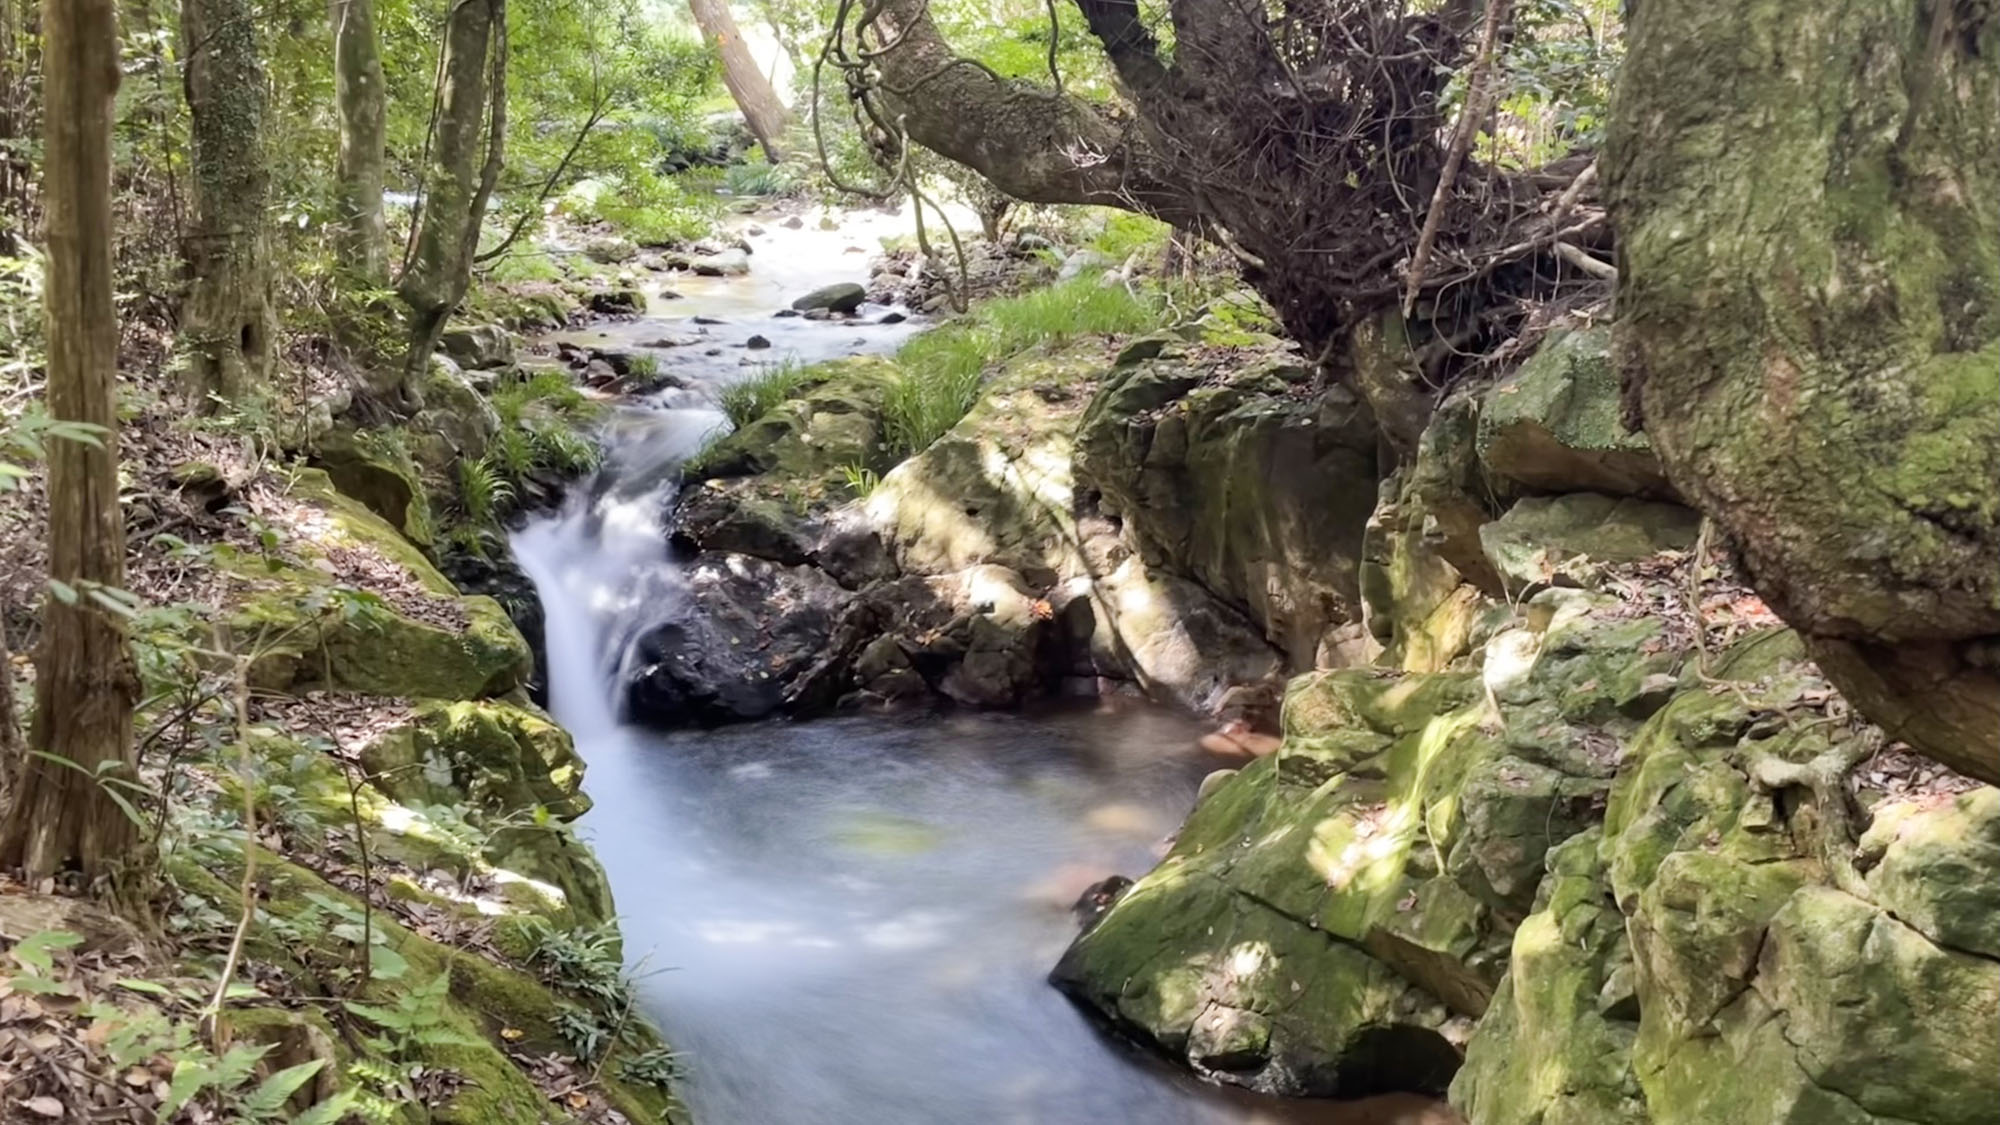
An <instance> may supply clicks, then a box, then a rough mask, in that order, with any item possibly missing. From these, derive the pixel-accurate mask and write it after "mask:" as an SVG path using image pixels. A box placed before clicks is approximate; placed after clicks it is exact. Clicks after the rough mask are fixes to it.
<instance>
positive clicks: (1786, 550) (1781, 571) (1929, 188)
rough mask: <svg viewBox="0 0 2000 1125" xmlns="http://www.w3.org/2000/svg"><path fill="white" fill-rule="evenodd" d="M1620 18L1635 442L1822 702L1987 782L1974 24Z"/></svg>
mask: <svg viewBox="0 0 2000 1125" xmlns="http://www.w3.org/2000/svg"><path fill="white" fill-rule="evenodd" d="M1636 7H1637V12H1636V14H1635V16H1634V18H1633V21H1632V24H1631V26H1630V29H1629V33H1628V49H1629V54H1628V57H1627V62H1626V65H1625V70H1624V72H1623V74H1622V76H1621V79H1620V84H1619V90H1618V95H1617V100H1616V103H1615V107H1614V115H1613V123H1614V131H1613V133H1612V135H1611V137H1610V144H1609V146H1608V148H1607V152H1606V164H1605V177H1606V179H1607V181H1608V183H1609V185H1610V187H1611V189H1612V190H1611V202H1612V205H1613V215H1614V217H1615V219H1616V222H1617V226H1618V230H1619V237H1620V257H1621V259H1622V268H1621V273H1620V286H1619V291H1618V309H1619V322H1618V334H1619V342H1620V353H1621V358H1622V363H1623V367H1624V370H1625V372H1626V376H1627V378H1628V380H1629V382H1630V389H1631V390H1632V391H1634V392H1636V398H1637V402H1638V403H1639V404H1640V405H1641V406H1642V407H1643V414H1644V422H1645V426H1646V430H1647V432H1648V433H1649V434H1650V435H1651V437H1652V439H1653V441H1654V444H1655V445H1656V447H1657V448H1658V450H1659V452H1660V456H1661V458H1662V460H1663V461H1664V462H1665V464H1666V467H1667V470H1668V472H1669V474H1670V475H1671V476H1672V477H1673V480H1674V483H1675V484H1676V486H1678V487H1679V488H1680V489H1681V491H1682V492H1683V493H1684V494H1685V495H1687V496H1688V497H1689V498H1691V499H1692V500H1694V501H1695V502H1696V503H1697V504H1698V505H1700V507H1701V508H1702V510H1703V511H1705V512H1707V513H1708V514H1709V515H1710V516H1711V517H1712V518H1713V519H1714V520H1715V521H1716V523H1717V524H1718V525H1719V526H1720V527H1721V528H1722V529H1723V530H1724V531H1725V532H1726V533H1727V534H1728V536H1729V538H1730V540H1731V542H1732V543H1733V544H1734V545H1735V546H1736V547H1737V548H1739V549H1740V551H1741V553H1742V556H1743V560H1744V562H1745V563H1746V564H1747V566H1748V568H1749V571H1750V574H1751V575H1752V577H1753V579H1754V580H1755V582H1756V584H1757V588H1758V590H1759V592H1760V593H1762V594H1763V595H1764V596H1765V597H1766V598H1768V599H1769V600H1770V601H1771V602H1772V604H1773V605H1774V606H1776V607H1777V608H1778V610H1779V612H1781V613H1782V614H1783V615H1784V617H1785V619H1786V620H1787V621H1788V622H1790V623H1791V624H1793V625H1795V626H1797V627H1798V628H1799V629H1800V631H1801V632H1802V633H1804V634H1805V636H1806V637H1807V638H1808V640H1809V643H1810V645H1811V649H1812V652H1813V655H1814V656H1815V657H1817V658H1818V660H1819V661H1820V663H1821V665H1822V666H1823V667H1824V668H1825V669H1826V671H1827V673H1828V675H1829V676H1831V677H1832V678H1833V680H1834V681H1835V682H1836V683H1837V684H1839V685H1840V687H1841V690H1842V691H1843V692H1844V693H1845V694H1846V695H1847V697H1848V698H1849V699H1850V700H1852V701H1853V702H1854V703H1855V704H1856V705H1857V706H1859V707H1860V708H1861V709H1862V710H1863V711H1864V712H1866V713H1867V714H1868V715H1869V716H1870V717H1871V718H1873V719H1875V720H1876V721H1878V722H1880V723H1881V724H1882V725H1883V726H1884V727H1885V728H1887V729H1888V731H1889V732H1890V733H1891V734H1892V735H1894V736H1897V737H1900V738H1904V739H1907V740H1908V741H1909V742H1910V743H1912V744H1913V745H1915V746H1916V747H1917V748H1919V749H1921V750H1922V751H1924V752H1925V753H1927V754H1929V755H1931V756H1932V757H1935V758H1937V759H1939V760H1940V761H1943V762H1945V763H1947V764H1949V765H1952V766H1954V767H1956V768H1958V769H1960V770H1962V771H1964V772H1966V773H1969V774H1972V775H1974V776H1976V777H1979V778H1982V779H1984V780H1987V781H2000V65H1996V62H1995V60H1996V59H2000V11H1996V9H1995V8H1994V7H1993V6H1992V5H1978V4H1967V3H1962V2H1955V0H1871V2H1865V3H1864V2H1857V0H1815V2H1813V3H1784V2H1778V0H1755V2H1750V3H1741V4H1712V3H1705V2H1703V0H1643V2H1642V3H1641V4H1639V5H1637V6H1636Z"/></svg>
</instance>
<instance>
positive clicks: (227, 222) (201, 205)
mask: <svg viewBox="0 0 2000 1125" xmlns="http://www.w3.org/2000/svg"><path fill="white" fill-rule="evenodd" d="M181 36H182V41H183V43H184V44H185V47H184V49H183V52H182V57H183V59H184V60H185V61H184V63H183V66H184V67H185V68H186V69H185V73H184V76H183V85H184V87H185V89H186V92H187V102H188V111H189V114H190V116H191V119H192V124H191V127H190V132H191V133H192V134H193V141H194V151H193V163H194V205H195V221H194V229H193V230H192V231H191V232H190V233H189V235H188V239H187V250H186V255H187V262H188V273H189V276H190V278H191V280H192V284H191V286H190V287H189V290H188V299H187V305H186V307H185V308H184V309H183V311H182V314H181V339H182V341H183V343H184V344H185V345H186V346H187V349H188V353H189V365H188V383H189V388H190V390H192V391H193V392H194V393H195V394H196V395H198V396H200V397H202V398H204V399H206V398H207V397H208V396H210V395H218V396H220V397H222V398H224V399H235V398H237V397H239V396H240V395H242V394H243V393H244V392H245V391H248V390H250V389H252V388H254V387H258V386H261V385H262V384H264V383H265V382H266V381H267V380H268V379H269V376H270V372H271V364H272V359H273V349H274V347H275V344H276V337H277V330H278V315H277V311H276V309H275V307H274V306H273V305H272V303H271V271H270V250H269V246H270V243H269V236H268V234H267V232H266V230H265V223H264V212H265V209H266V204H267V201H268V198H269V194H270V175H269V173H268V171H267V170H266V169H265V166H264V117H265V110H266V104H265V103H266V101H267V98H268V95H267V94H266V92H265V82H264V61H263V55H262V51H261V49H260V47H259V45H258V42H257V24H256V21H255V12H254V11H253V8H252V5H251V2H250V0H181Z"/></svg>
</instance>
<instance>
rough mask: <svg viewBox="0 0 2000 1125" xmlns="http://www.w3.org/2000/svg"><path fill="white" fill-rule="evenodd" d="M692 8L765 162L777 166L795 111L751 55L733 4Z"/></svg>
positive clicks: (700, 2) (695, 0)
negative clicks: (717, 55) (731, 8)
mask: <svg viewBox="0 0 2000 1125" xmlns="http://www.w3.org/2000/svg"><path fill="white" fill-rule="evenodd" d="M688 7H689V9H690V10H692V11H693V13H694V22H695V26H696V27H699V28H700V29H701V34H702V38H704V39H707V40H708V41H709V42H710V43H713V44H715V49H716V51H717V53H719V54H720V55H721V56H722V83H723V85H725V86H727V87H729V96H730V97H731V98H734V99H735V100H736V108H738V109H740V110H742V111H743V120H744V121H746V122H748V123H749V125H750V132H751V133H752V134H753V135H755V136H756V138H757V144H758V145H759V146H760V147H761V148H763V150H764V158H765V159H766V160H769V161H770V162H771V163H773V164H776V163H777V162H778V161H780V160H783V159H784V158H785V153H784V140H785V128H786V127H787V126H789V125H790V124H791V123H792V111H791V110H790V109H789V108H787V107H786V105H785V103H784V102H783V101H782V100H780V99H779V97H778V92H777V91H776V90H774V89H772V88H771V80H770V79H769V78H766V77H765V76H764V72H763V71H762V70H760V69H758V66H757V60H756V59H755V58H754V57H752V56H751V54H750V44H749V43H747V42H745V41H744V39H743V32H742V31H741V30H739V29H738V28H737V26H736V17H735V16H734V15H732V14H730V11H729V0H688Z"/></svg>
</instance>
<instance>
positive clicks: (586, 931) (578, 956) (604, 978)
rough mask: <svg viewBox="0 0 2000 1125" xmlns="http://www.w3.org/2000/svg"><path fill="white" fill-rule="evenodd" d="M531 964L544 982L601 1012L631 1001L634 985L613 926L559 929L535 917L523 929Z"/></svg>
mask: <svg viewBox="0 0 2000 1125" xmlns="http://www.w3.org/2000/svg"><path fill="white" fill-rule="evenodd" d="M523 936H524V937H525V938H526V940H527V942H528V962H529V964H531V965H533V966H535V968H536V969H538V970H540V972H541V974H542V977H543V979H544V980H547V981H548V982H549V983H550V984H553V985H555V986H556V987H557V988H560V989H562V990H563V991H565V992H567V993H569V994H571V995H573V996H576V997H578V998H580V999H584V1000H588V1001H590V1002H592V1003H593V1004H594V1005H596V1006H598V1007H599V1008H600V1009H610V1010H614V1011H615V1010H620V1009H622V1008H624V1007H625V1006H626V1005H628V1004H630V1003H631V1001H632V984H631V981H630V980H629V979H628V978H627V977H626V975H625V965H624V962H623V961H621V960H620V959H619V956H618V931H617V929H616V928H615V927H613V926H610V925H603V926H594V927H586V928H579V929H574V930H564V929H558V928H556V927H555V926H552V925H550V924H549V923H548V922H547V921H545V920H543V919H540V918H536V919H532V920H530V921H529V922H528V924H527V925H526V926H525V927H524V928H523Z"/></svg>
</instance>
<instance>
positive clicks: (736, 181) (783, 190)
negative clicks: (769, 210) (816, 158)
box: [722, 160, 798, 195]
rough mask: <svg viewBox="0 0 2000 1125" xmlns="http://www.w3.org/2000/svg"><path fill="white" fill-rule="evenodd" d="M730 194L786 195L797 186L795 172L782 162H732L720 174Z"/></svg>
mask: <svg viewBox="0 0 2000 1125" xmlns="http://www.w3.org/2000/svg"><path fill="white" fill-rule="evenodd" d="M722 183H723V186H724V187H726V188H728V189H729V192H730V194H731V195H786V194H789V193H790V192H792V191H793V190H795V189H796V188H797V187H798V178H797V174H796V173H795V172H794V171H793V169H792V168H791V167H789V166H788V165H784V164H768V163H765V162H764V161H761V160H759V161H753V162H751V163H748V164H732V165H730V166H729V167H728V168H727V169H726V170H724V172H723V175H722Z"/></svg>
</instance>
